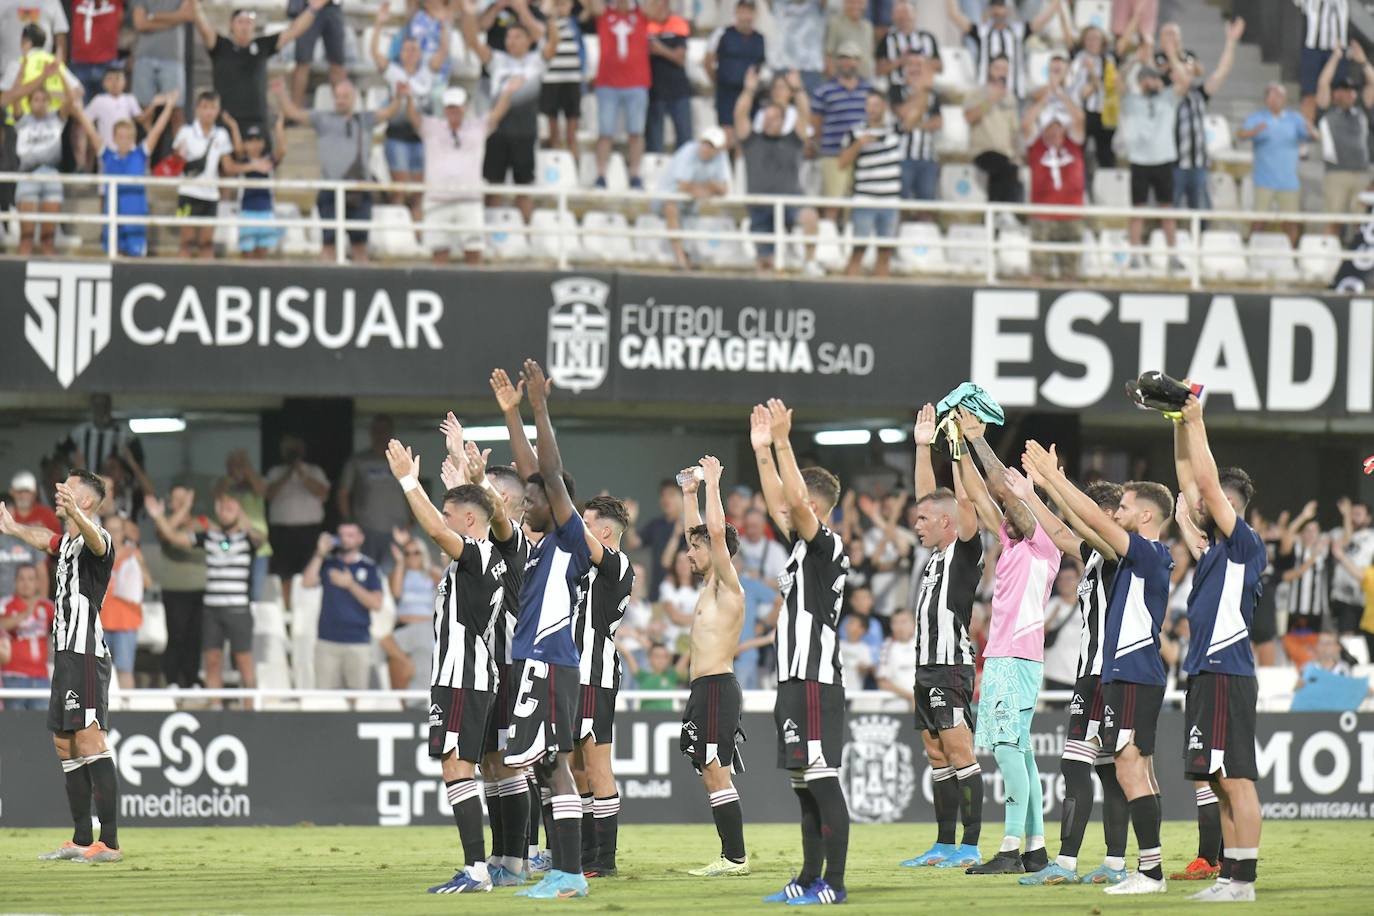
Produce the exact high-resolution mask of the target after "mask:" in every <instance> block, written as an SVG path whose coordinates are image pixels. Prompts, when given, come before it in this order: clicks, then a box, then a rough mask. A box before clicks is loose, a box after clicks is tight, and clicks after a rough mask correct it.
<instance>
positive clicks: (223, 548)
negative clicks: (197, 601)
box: [194, 527, 257, 609]
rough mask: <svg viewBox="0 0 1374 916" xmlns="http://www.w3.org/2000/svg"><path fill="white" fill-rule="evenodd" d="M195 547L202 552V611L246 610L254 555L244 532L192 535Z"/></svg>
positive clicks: (214, 531) (208, 531) (213, 530)
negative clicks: (203, 587)
mask: <svg viewBox="0 0 1374 916" xmlns="http://www.w3.org/2000/svg"><path fill="white" fill-rule="evenodd" d="M194 538H195V545H196V546H197V547H199V548H200V549H201V550H203V551H205V598H204V600H203V603H204V605H205V606H206V607H233V608H244V609H247V608H248V603H249V586H250V584H251V579H252V572H253V554H255V553H257V550H256V548H254V547H253V542H252V541H250V540H249V539H248V533H247V532H246V531H222V530H221V529H219V528H213V527H212V528H207V529H206V530H204V531H197V532H196V533H195V535H194Z"/></svg>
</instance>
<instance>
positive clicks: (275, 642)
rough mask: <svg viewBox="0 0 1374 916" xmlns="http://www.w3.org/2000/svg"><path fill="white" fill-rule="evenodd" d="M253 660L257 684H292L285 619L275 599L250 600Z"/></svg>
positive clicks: (274, 686)
mask: <svg viewBox="0 0 1374 916" xmlns="http://www.w3.org/2000/svg"><path fill="white" fill-rule="evenodd" d="M253 663H254V667H255V669H256V671H257V681H258V686H260V687H266V688H268V689H272V690H288V689H290V687H291V665H290V663H289V662H288V660H287V636H286V622H285V619H284V618H283V616H282V607H281V604H280V603H279V602H276V601H255V602H253Z"/></svg>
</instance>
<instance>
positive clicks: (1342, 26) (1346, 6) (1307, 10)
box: [1293, 0, 1350, 51]
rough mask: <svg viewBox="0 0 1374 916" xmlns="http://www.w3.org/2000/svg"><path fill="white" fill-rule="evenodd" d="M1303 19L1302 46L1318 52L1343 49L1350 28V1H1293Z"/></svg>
mask: <svg viewBox="0 0 1374 916" xmlns="http://www.w3.org/2000/svg"><path fill="white" fill-rule="evenodd" d="M1293 2H1294V3H1295V4H1297V5H1298V6H1299V7H1300V8H1301V9H1302V15H1303V19H1304V28H1303V37H1302V46H1303V47H1304V48H1314V49H1317V50H1319V51H1330V50H1332V49H1333V48H1344V47H1345V45H1346V38H1347V34H1348V31H1349V26H1350V0H1293Z"/></svg>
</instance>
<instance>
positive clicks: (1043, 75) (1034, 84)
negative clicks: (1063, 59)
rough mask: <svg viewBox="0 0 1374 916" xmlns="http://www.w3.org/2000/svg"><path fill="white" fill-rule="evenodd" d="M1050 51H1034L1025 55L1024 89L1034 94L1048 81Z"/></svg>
mask: <svg viewBox="0 0 1374 916" xmlns="http://www.w3.org/2000/svg"><path fill="white" fill-rule="evenodd" d="M1052 54H1053V52H1052V51H1047V50H1036V51H1031V52H1030V54H1028V55H1027V60H1026V88H1027V89H1029V90H1030V91H1032V92H1034V91H1035V90H1036V89H1039V88H1040V87H1041V86H1044V85H1047V84H1048V83H1049V81H1050V57H1051V56H1052Z"/></svg>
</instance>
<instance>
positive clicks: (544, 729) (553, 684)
mask: <svg viewBox="0 0 1374 916" xmlns="http://www.w3.org/2000/svg"><path fill="white" fill-rule="evenodd" d="M516 664H517V665H520V666H522V667H521V668H520V669H519V670H520V676H519V678H518V680H517V681H516V682H515V685H514V686H515V706H514V707H513V708H512V710H511V718H510V730H509V731H507V732H506V766H508V767H516V768H517V769H518V768H520V767H526V766H529V765H530V764H532V763H536V762H538V761H540V760H542V759H543V758H545V757H548V756H550V755H553V754H562V753H567V752H568V751H571V750H572V749H573V748H574V747H575V746H576V745H577V711H578V707H577V701H578V700H579V699H581V695H582V685H581V684H580V683H578V679H579V678H580V677H581V674H582V672H581V671H579V670H578V669H577V668H570V667H565V666H563V665H550V664H549V663H548V662H541V661H536V660H535V659H532V658H530V659H525V660H523V661H520V662H516ZM514 670H515V669H514V668H512V671H514Z"/></svg>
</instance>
